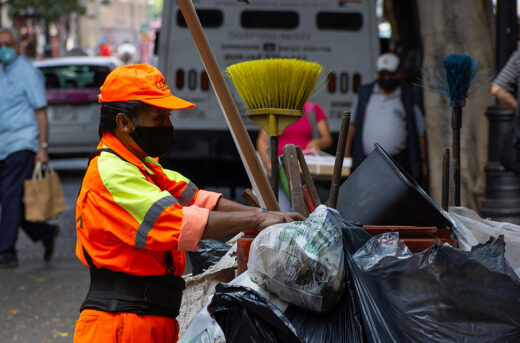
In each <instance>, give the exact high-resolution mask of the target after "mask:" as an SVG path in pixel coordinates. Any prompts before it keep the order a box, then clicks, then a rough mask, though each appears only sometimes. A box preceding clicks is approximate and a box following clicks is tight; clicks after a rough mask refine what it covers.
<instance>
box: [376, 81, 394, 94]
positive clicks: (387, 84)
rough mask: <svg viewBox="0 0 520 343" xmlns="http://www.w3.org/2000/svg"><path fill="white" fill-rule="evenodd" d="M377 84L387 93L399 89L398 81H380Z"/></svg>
mask: <svg viewBox="0 0 520 343" xmlns="http://www.w3.org/2000/svg"><path fill="white" fill-rule="evenodd" d="M377 84H378V85H379V87H381V88H383V89H384V90H385V91H387V92H390V91H393V90H394V89H396V88H397V87H399V80H398V79H378V80H377Z"/></svg>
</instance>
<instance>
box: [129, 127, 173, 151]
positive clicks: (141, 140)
mask: <svg viewBox="0 0 520 343" xmlns="http://www.w3.org/2000/svg"><path fill="white" fill-rule="evenodd" d="M174 133H175V131H174V130H173V126H139V125H136V126H135V130H134V131H133V132H132V133H130V137H132V138H133V139H134V141H135V142H136V143H137V145H139V147H140V148H141V149H143V151H144V152H145V154H146V155H148V156H151V157H159V156H161V155H164V154H165V153H167V152H168V150H170V148H171V147H172V146H173V137H174V136H175V134H174Z"/></svg>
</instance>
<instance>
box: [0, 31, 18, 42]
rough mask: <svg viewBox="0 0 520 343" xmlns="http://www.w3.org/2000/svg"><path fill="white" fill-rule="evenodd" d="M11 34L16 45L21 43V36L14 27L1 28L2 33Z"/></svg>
mask: <svg viewBox="0 0 520 343" xmlns="http://www.w3.org/2000/svg"><path fill="white" fill-rule="evenodd" d="M4 32H9V33H10V34H11V35H12V36H13V39H14V42H15V44H18V43H20V34H19V33H18V30H16V29H15V28H14V27H0V33H4Z"/></svg>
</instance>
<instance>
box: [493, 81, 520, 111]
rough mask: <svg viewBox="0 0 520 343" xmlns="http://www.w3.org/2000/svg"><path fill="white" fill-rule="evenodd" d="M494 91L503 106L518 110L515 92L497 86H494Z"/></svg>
mask: <svg viewBox="0 0 520 343" xmlns="http://www.w3.org/2000/svg"><path fill="white" fill-rule="evenodd" d="M492 93H493V94H494V95H495V96H496V97H497V99H498V101H499V102H500V104H502V106H505V107H507V108H509V109H510V110H511V111H515V110H516V105H517V100H516V98H515V97H514V96H513V94H511V93H509V92H507V91H506V90H504V89H502V88H500V87H497V86H493V87H492Z"/></svg>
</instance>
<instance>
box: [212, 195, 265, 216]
mask: <svg viewBox="0 0 520 343" xmlns="http://www.w3.org/2000/svg"><path fill="white" fill-rule="evenodd" d="M214 211H219V212H233V211H254V212H258V211H260V209H259V208H258V207H251V206H246V205H242V204H240V203H238V202H236V201H231V200H228V199H225V198H222V197H221V198H220V199H219V200H218V202H217V206H215V209H214Z"/></svg>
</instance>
